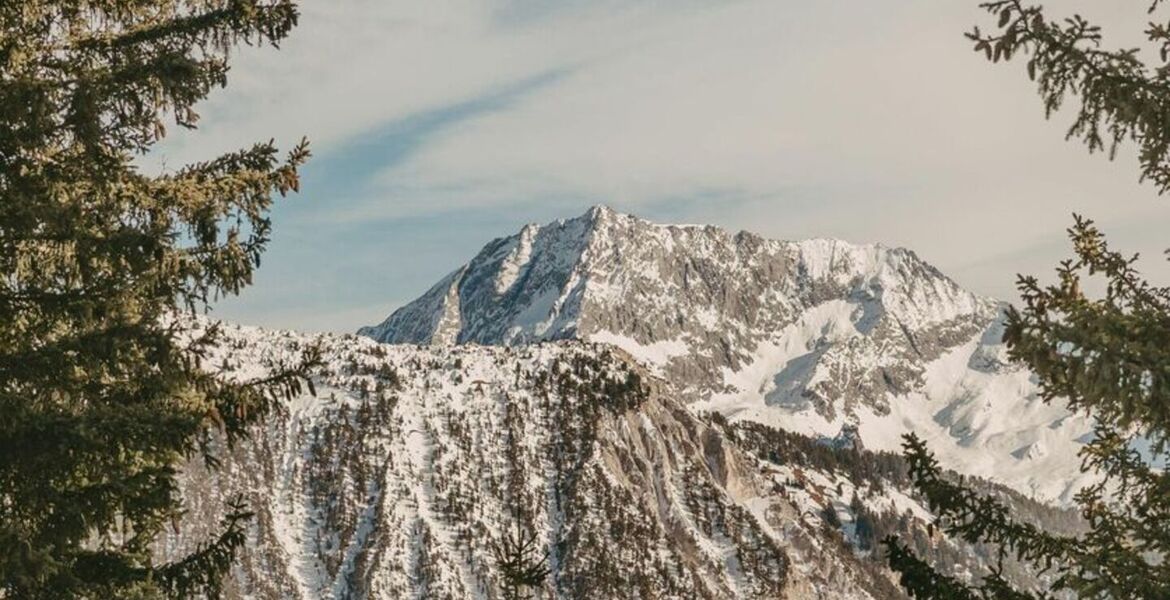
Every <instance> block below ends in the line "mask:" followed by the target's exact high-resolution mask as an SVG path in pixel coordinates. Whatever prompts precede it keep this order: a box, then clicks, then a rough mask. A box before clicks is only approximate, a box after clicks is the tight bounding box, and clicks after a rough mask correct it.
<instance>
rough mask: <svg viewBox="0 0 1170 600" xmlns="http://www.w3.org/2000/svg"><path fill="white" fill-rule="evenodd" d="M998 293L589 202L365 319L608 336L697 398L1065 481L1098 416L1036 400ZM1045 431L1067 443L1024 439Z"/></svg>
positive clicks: (537, 335)
mask: <svg viewBox="0 0 1170 600" xmlns="http://www.w3.org/2000/svg"><path fill="white" fill-rule="evenodd" d="M1002 309H1003V306H1002V304H1001V303H999V302H997V301H995V300H993V299H990V298H985V297H982V296H979V295H977V294H974V293H971V292H969V291H967V290H965V289H963V288H962V287H961V286H959V285H958V284H957V283H956V282H955V281H954V280H952V279H950V278H949V277H947V276H946V275H944V274H943V273H941V272H940V271H939V270H938V269H936V268H935V267H933V266H931V265H930V264H928V263H927V262H925V261H924V260H922V259H921V258H920V257H919V256H918V255H917V254H915V253H914V252H913V251H911V250H908V249H904V248H892V247H888V246H883V245H880V244H851V243H848V242H844V241H840V240H833V239H810V240H804V241H796V242H792V241H781V240H771V239H766V238H764V237H762V236H759V235H756V234H752V233H747V232H739V233H731V232H728V231H726V230H724V229H721V228H718V227H714V226H705V225H660V224H655V223H651V222H649V221H646V220H643V219H640V218H638V217H635V216H632V215H626V214H622V213H619V212H616V211H614V210H612V209H610V208H607V207H604V206H595V207H592V208H590V209H589V210H588V211H587V212H586V213H585V214H583V215H581V216H578V217H576V218H571V219H565V220H558V221H554V222H552V223H548V224H545V225H535V224H533V225H527V226H525V227H524V228H522V229H521V231H519V232H518V233H516V234H514V235H511V236H508V237H503V238H498V239H496V240H493V241H491V242H489V243H488V244H487V245H486V246H484V248H483V249H482V250H481V251H480V252H479V253H478V254H477V255H476V256H475V257H474V258H472V259H471V260H470V261H469V262H468V263H467V264H465V265H463V266H462V267H460V268H459V269H457V270H456V271H454V272H453V273H451V274H450V275H448V276H447V277H445V278H443V279H442V280H440V281H439V283H437V284H436V285H435V286H434V287H432V288H431V289H430V290H429V291H428V292H427V293H425V294H424V295H423V296H421V297H420V298H419V299H417V300H415V301H414V302H411V303H409V304H407V305H406V306H403V307H402V308H400V309H398V310H397V311H395V312H394V313H393V314H391V315H390V316H389V317H388V318H387V319H386V320H384V321H383V322H382V323H381V324H379V325H376V326H371V327H366V328H363V329H362V330H361V331H360V332H359V333H360V334H362V335H364V336H367V337H370V338H373V339H375V340H377V341H381V342H387V343H413V344H434V345H449V344H464V343H474V344H482V345H504V346H515V345H523V344H526V343H529V342H534V341H544V340H560V339H582V340H587V341H592V342H601V343H606V344H611V345H614V346H617V347H619V348H622V349H623V350H625V351H627V352H628V353H629V354H631V355H632V356H634V357H636V358H637V359H638V360H639V361H641V362H642V363H643V364H644V365H646V367H647V368H648V369H649V370H650V372H652V373H654V374H655V375H658V376H660V377H662V378H664V379H665V380H666V381H668V382H669V384H670V385H671V386H673V388H674V392H675V393H677V395H678V396H679V397H680V398H682V399H684V400H685V401H687V402H689V403H690V406H691V408H692V409H693V410H696V411H700V412H718V413H721V414H723V415H726V416H728V417H730V418H732V419H737V420H743V419H746V420H752V421H758V422H763V423H768V424H771V425H775V426H779V427H783V428H787V429H791V430H795V431H799V432H802V433H805V434H808V435H813V436H828V437H832V436H835V435H837V434H838V433H839V432H840V431H841V430H842V428H843V427H844V426H846V425H849V426H853V427H856V428H857V429H858V431H859V440H861V441H863V442H864V445H865V447H867V448H874V449H878V450H897V449H898V448H899V444H900V435H901V433H904V432H906V431H907V430H911V429H912V430H914V431H916V432H918V433H919V434H920V435H924V436H926V437H928V438H934V439H937V440H938V442H939V444H940V446H939V447H940V448H941V451H940V453H941V454H942V456H943V458H944V460H949V462H948V466H952V467H954V468H957V469H959V470H964V469H973V474H977V475H983V476H988V477H992V478H998V479H999V480H1001V481H1005V482H1008V483H1011V484H1013V485H1015V486H1016V487H1018V488H1019V489H1022V490H1024V491H1027V492H1030V493H1031V492H1035V493H1038V494H1040V495H1042V496H1045V497H1061V496H1066V495H1067V494H1068V493H1069V491H1070V489H1072V485H1073V483H1070V482H1074V480H1076V479H1077V477H1076V474H1077V472H1078V470H1077V468H1076V466H1077V465H1076V461H1075V453H1076V442H1074V441H1073V440H1075V439H1076V438H1078V437H1080V436H1081V435H1083V434H1084V433H1086V432H1087V431H1088V429H1089V427H1088V425H1087V423H1085V422H1084V421H1083V419H1077V418H1070V417H1069V415H1067V414H1066V413H1065V411H1064V410H1063V409H1061V408H1058V407H1052V406H1048V405H1046V404H1044V403H1042V402H1040V401H1039V400H1038V399H1037V398H1036V396H1035V390H1034V388H1033V386H1032V384H1031V381H1030V379H1029V374H1028V373H1027V372H1024V371H1021V370H1020V369H1018V368H1016V367H1014V366H1012V365H1010V364H1008V363H1007V362H1006V361H1005V360H1002V357H1003V356H1004V350H1003V346H1002V344H1001V343H1000V335H1001V332H1002V323H1001V322H1000V319H1001V312H1002ZM1008 415H1010V416H1008ZM1042 440H1043V443H1042V444H1040V446H1042V447H1045V448H1053V447H1058V446H1061V447H1063V450H1062V452H1051V453H1044V454H1043V455H1038V454H1037V453H1028V452H1021V451H1019V450H1020V448H1022V447H1031V446H1032V445H1034V444H1037V443H1038V442H1040V441H1042ZM1054 445H1055V446H1054ZM1062 445H1063V446H1062ZM988 453H991V454H993V455H994V458H992V459H988V456H987V454H988ZM1055 455H1062V458H1059V459H1058V458H1054V456H1055ZM1065 457H1074V458H1073V459H1071V460H1068V459H1067V458H1065ZM1040 464H1043V465H1044V467H1043V468H1042V469H1038V468H1037V467H1038V465H1040ZM1044 470H1047V471H1048V472H1047V473H1046V474H1039V475H1038V473H1042V472H1043V471H1044Z"/></svg>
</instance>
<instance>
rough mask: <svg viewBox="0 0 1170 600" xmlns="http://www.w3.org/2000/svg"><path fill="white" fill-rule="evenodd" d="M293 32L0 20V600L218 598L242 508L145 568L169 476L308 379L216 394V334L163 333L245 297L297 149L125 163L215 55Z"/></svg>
mask: <svg viewBox="0 0 1170 600" xmlns="http://www.w3.org/2000/svg"><path fill="white" fill-rule="evenodd" d="M296 21H297V10H296V7H295V5H294V4H293V3H292V2H290V1H288V0H19V1H6V2H0V597H5V598H156V597H190V596H192V595H207V596H215V595H217V594H218V592H219V591H220V589H221V584H220V580H221V578H222V576H223V574H224V573H225V572H226V570H227V569H228V568H229V567H230V565H231V562H232V560H233V556H234V554H235V551H236V549H237V548H238V547H239V546H240V545H241V544H242V543H243V541H244V529H243V527H244V523H245V519H246V518H247V517H248V513H247V510H246V507H244V506H243V505H241V504H239V503H232V504H231V505H229V506H227V507H225V516H224V518H223V523H222V528H221V530H220V533H219V535H218V537H215V538H212V539H208V540H205V541H204V542H203V543H202V545H200V546H199V547H198V549H197V551H195V552H194V553H192V554H190V555H189V556H186V557H183V558H181V559H178V560H175V561H174V562H168V563H159V562H156V561H155V559H154V558H153V555H152V543H153V542H154V540H155V539H156V538H157V536H158V535H159V534H160V532H162V531H163V530H164V528H169V527H173V526H174V525H173V524H174V523H176V522H177V520H178V517H179V516H180V514H181V506H182V502H181V497H180V494H179V491H178V489H177V487H176V479H175V478H176V473H177V469H178V468H180V466H181V465H182V464H183V463H184V462H185V461H186V460H187V459H188V458H191V457H198V456H199V454H201V453H202V454H203V456H204V458H205V459H206V460H207V462H209V463H214V461H215V457H214V455H213V454H212V453H211V449H210V446H209V439H210V437H211V432H214V431H219V432H222V435H223V436H224V437H225V438H226V439H227V440H235V439H238V438H239V437H240V436H241V435H244V434H245V433H246V429H247V427H248V425H249V424H251V423H253V422H255V421H256V420H257V418H258V417H260V416H261V415H263V414H264V413H265V412H266V411H267V410H268V409H270V408H271V407H272V406H273V405H274V404H275V402H276V400H277V399H278V398H279V397H280V396H281V395H282V394H292V393H297V392H299V391H300V388H301V386H302V385H303V384H304V382H305V381H306V380H305V379H303V377H302V376H303V375H304V373H305V369H306V368H308V366H309V365H310V364H312V362H313V360H314V359H313V357H312V356H311V355H309V356H306V358H305V361H304V363H303V364H291V365H283V366H282V365H275V366H274V367H275V368H274V373H273V375H272V376H271V377H268V378H265V379H263V380H259V381H252V382H242V383H237V384H229V383H226V382H225V381H224V380H223V379H221V378H217V377H215V376H214V374H213V373H211V372H209V371H208V370H206V369H208V368H210V367H211V365H206V364H202V360H201V359H202V358H203V357H204V356H205V355H206V352H207V350H208V349H209V347H210V346H211V345H212V344H214V342H215V338H216V334H217V331H218V329H217V328H216V327H215V326H213V325H212V326H205V325H199V326H198V327H195V326H193V325H191V324H192V323H193V322H195V321H194V320H193V319H191V318H189V317H184V316H183V315H182V313H192V312H201V311H204V310H205V309H206V308H207V306H208V303H209V302H212V301H214V300H215V299H216V298H218V297H220V296H222V295H225V294H235V293H237V292H239V291H240V290H241V289H242V288H243V287H245V286H246V285H248V284H249V283H250V282H251V276H252V271H253V269H254V268H255V267H256V266H258V265H259V260H260V255H261V252H262V251H263V249H264V247H265V244H266V242H267V241H268V239H269V234H270V223H269V219H268V217H267V213H268V210H269V207H270V205H271V203H272V202H273V199H274V196H275V195H278V194H279V195H281V196H283V195H285V194H287V193H289V192H293V191H296V190H297V188H298V183H297V181H298V180H297V168H298V166H299V165H301V164H302V162H303V161H305V159H306V158H307V157H308V149H307V145H306V144H305V143H304V142H302V143H301V144H299V145H297V146H295V147H294V148H293V149H292V150H291V152H289V153H288V155H287V157H284V158H282V157H280V156H279V153H278V150H277V148H276V147H275V146H274V144H273V143H271V142H269V143H260V144H257V145H255V146H252V147H250V148H247V149H244V150H240V151H238V152H233V153H230V154H226V155H223V156H219V157H216V158H212V159H210V160H207V161H206V162H200V163H198V164H192V165H188V166H185V167H182V168H179V169H177V170H173V171H165V172H162V173H158V174H147V173H145V172H144V171H143V169H140V168H139V167H138V166H137V163H136V160H138V158H139V157H141V156H142V155H144V154H145V153H147V152H148V151H149V150H150V149H151V148H152V146H154V145H155V144H156V142H158V141H159V140H160V139H161V138H162V137H163V135H164V134H165V132H166V125H167V124H168V123H173V124H175V125H176V126H178V127H180V128H193V127H195V125H196V122H197V120H198V115H197V114H196V113H195V111H194V105H195V104H196V103H197V102H198V101H199V100H201V99H203V98H204V97H206V96H207V95H208V94H209V93H210V92H211V91H212V90H214V89H216V88H219V87H222V86H223V85H225V83H226V81H227V73H228V62H227V58H228V53H229V50H230V49H231V48H232V47H233V46H236V45H239V44H249V45H261V44H272V45H276V44H277V43H278V42H279V41H280V40H281V39H283V38H284V37H285V36H286V35H287V34H288V33H289V31H290V30H291V29H292V27H293V26H294V25H295V23H296ZM203 323H204V324H205V323H206V321H204V322H203Z"/></svg>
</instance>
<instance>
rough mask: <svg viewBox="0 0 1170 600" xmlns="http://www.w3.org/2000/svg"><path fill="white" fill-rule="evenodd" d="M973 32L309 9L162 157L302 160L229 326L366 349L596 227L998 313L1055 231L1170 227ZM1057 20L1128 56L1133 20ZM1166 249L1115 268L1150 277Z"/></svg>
mask: <svg viewBox="0 0 1170 600" xmlns="http://www.w3.org/2000/svg"><path fill="white" fill-rule="evenodd" d="M976 4H977V3H976V2H975V1H974V0H972V1H971V2H937V1H927V0H894V1H890V2H881V3H874V2H866V1H863V0H850V1H846V2H834V3H777V2H770V1H763V0H742V1H740V2H731V3H723V2H720V3H707V2H698V1H695V2H685V3H661V4H659V3H625V2H603V3H592V2H590V3H585V2H565V3H541V2H530V1H520V2H510V3H504V4H488V3H479V2H470V1H467V2H450V3H448V2H444V3H431V2H428V3H415V2H405V1H403V2H384V1H382V0H337V1H324V0H316V1H312V0H310V1H308V2H306V3H305V5H304V9H305V14H304V17H303V24H302V27H301V28H300V29H298V31H297V32H295V34H294V36H293V37H292V38H291V39H290V40H289V41H288V43H287V44H286V46H285V48H284V49H282V50H281V51H279V52H272V51H268V50H248V51H246V52H243V53H242V54H241V55H240V56H239V57H238V58H239V61H238V63H237V65H236V68H235V69H234V70H233V73H232V81H231V84H230V87H229V89H228V90H227V91H225V92H224V93H222V94H219V95H217V96H216V97H215V99H214V100H213V101H211V102H209V103H208V104H207V105H206V106H205V107H203V108H204V110H203V113H204V116H205V122H204V128H202V129H201V130H200V131H199V132H197V133H195V134H184V135H181V136H178V137H176V138H175V139H173V140H171V141H170V142H168V144H167V145H166V146H165V147H164V148H163V149H162V152H161V153H160V155H159V156H160V157H162V156H165V157H166V159H167V161H168V162H171V163H179V162H182V161H185V160H191V159H193V158H201V157H205V156H207V155H210V154H214V153H216V152H220V151H223V150H227V149H230V148H234V147H238V146H241V145H244V144H247V143H250V142H252V141H255V140H258V139H267V138H269V137H273V136H275V137H277V139H278V140H283V141H286V142H288V143H291V142H292V141H295V140H296V139H298V138H299V137H300V136H301V135H308V136H309V137H310V138H311V139H312V141H313V144H314V151H315V160H314V161H313V162H312V163H311V164H310V165H309V166H308V167H307V168H306V170H305V187H304V189H305V193H304V194H303V195H304V196H305V198H297V199H293V200H291V201H289V202H287V203H285V204H284V205H282V206H281V207H280V208H278V210H277V212H276V213H275V217H274V218H275V219H276V230H277V237H276V240H275V241H274V242H273V245H272V247H271V251H270V253H269V255H268V256H267V257H266V262H265V266H264V268H263V269H262V270H261V273H260V275H259V277H258V280H257V286H256V287H255V288H254V289H253V290H250V291H249V292H247V294H248V295H247V296H245V298H243V299H241V300H237V301H233V302H229V303H227V304H226V305H225V306H224V309H225V310H224V312H225V314H226V315H228V316H230V317H233V318H239V319H242V320H254V321H262V322H264V323H265V324H278V325H298V326H301V327H306V328H341V329H350V328H352V327H354V326H356V325H358V324H361V323H364V322H367V321H375V320H377V319H379V318H381V317H382V316H383V315H381V314H370V315H369V317H368V318H364V319H363V318H358V317H355V315H357V314H359V313H361V311H362V310H365V309H366V308H363V307H371V306H384V305H385V304H386V303H393V302H394V301H399V300H404V299H407V298H410V297H412V296H413V295H415V294H416V293H418V292H421V291H422V290H423V289H424V288H425V287H426V286H427V284H428V283H429V282H430V281H432V280H434V279H437V278H438V276H440V275H441V274H442V273H444V272H446V271H449V270H450V269H451V268H454V267H455V266H457V265H458V264H459V263H460V262H461V261H462V260H464V259H466V258H467V257H468V255H469V254H470V253H471V252H473V251H474V250H475V249H476V248H478V247H479V246H480V245H481V244H482V243H483V242H485V241H487V240H488V239H490V238H492V237H495V236H497V235H503V234H506V233H510V232H511V231H513V230H514V229H516V228H517V227H518V226H519V225H520V224H521V223H524V222H529V221H542V220H546V219H549V218H553V217H557V216H569V215H572V214H575V213H577V212H580V211H581V210H583V209H584V207H585V206H587V205H589V204H593V203H597V202H607V203H610V204H613V205H615V206H616V207H618V208H620V209H625V210H628V211H631V212H635V213H641V214H644V215H645V216H648V217H651V218H657V219H662V220H672V221H675V220H678V221H691V222H714V223H717V224H720V225H724V226H727V227H730V228H733V229H750V230H754V231H757V232H759V233H762V234H765V235H770V236H774V237H783V238H800V237H813V236H833V237H840V238H845V239H853V240H857V241H882V242H885V243H889V244H898V245H905V246H909V247H912V248H914V249H916V250H917V251H918V252H919V253H920V254H921V255H923V256H924V257H925V258H927V259H928V260H930V261H932V262H934V263H936V264H937V265H938V266H939V267H940V268H941V269H942V270H944V271H946V272H950V273H952V274H953V275H955V276H956V277H957V278H958V279H959V280H960V281H961V282H962V283H964V284H966V285H968V286H970V287H972V288H974V289H976V290H978V291H981V292H984V293H989V294H993V295H999V296H1010V295H1011V294H1012V293H1013V287H1012V281H1013V279H1014V273H1015V272H1017V271H1022V270H1028V269H1032V268H1034V267H1035V266H1036V265H1040V264H1050V263H1051V262H1053V261H1055V260H1056V259H1057V258H1058V257H1059V256H1061V255H1062V254H1063V253H1064V250H1063V247H1062V246H1061V245H1060V244H1058V243H1052V240H1054V239H1059V236H1060V234H1061V232H1062V231H1063V229H1064V228H1065V227H1066V226H1067V224H1068V218H1067V215H1068V214H1069V213H1070V212H1072V211H1074V210H1075V211H1079V212H1082V213H1085V214H1088V215H1090V216H1094V217H1096V218H1098V219H1100V220H1101V221H1102V222H1103V223H1104V224H1106V225H1107V226H1108V225H1111V224H1112V225H1116V226H1117V227H1119V228H1121V229H1122V230H1123V231H1129V230H1128V229H1125V227H1126V226H1127V225H1126V224H1127V223H1165V222H1166V217H1167V216H1170V212H1168V211H1170V205H1167V204H1166V203H1165V202H1159V201H1157V200H1155V199H1154V198H1153V195H1152V193H1151V192H1150V191H1149V190H1148V189H1146V188H1143V187H1141V186H1139V185H1138V184H1137V182H1136V171H1135V170H1134V168H1133V164H1132V159H1130V158H1126V157H1123V158H1122V159H1121V160H1119V161H1118V162H1117V163H1109V162H1107V161H1105V160H1103V159H1102V158H1101V157H1090V156H1087V155H1086V154H1085V152H1084V151H1083V149H1082V148H1081V147H1079V146H1078V145H1076V144H1072V143H1066V142H1064V141H1063V129H1062V123H1064V121H1062V120H1060V119H1059V118H1058V119H1057V121H1056V122H1045V121H1044V120H1043V115H1042V111H1041V108H1040V105H1039V102H1038V100H1037V99H1036V97H1035V95H1034V91H1033V89H1032V87H1031V84H1030V83H1029V82H1028V81H1027V78H1026V77H1024V75H1023V73H1022V68H1017V67H1019V65H1009V66H1003V65H997V66H992V65H989V64H987V63H986V62H985V61H984V60H983V59H981V58H980V57H978V56H977V55H975V54H974V53H973V52H971V50H970V48H969V46H968V44H967V43H966V41H965V40H964V39H963V38H962V32H963V31H965V30H966V29H968V28H969V27H970V26H971V25H972V24H973V23H975V22H976V21H978V20H980V19H982V18H983V17H982V14H981V13H980V11H979V10H978V8H977V6H976ZM1049 4H1051V9H1052V10H1054V11H1062V10H1063V11H1069V12H1072V11H1078V12H1082V13H1086V14H1088V15H1089V16H1092V17H1095V18H1098V19H1100V20H1101V21H1102V22H1103V23H1104V24H1105V25H1106V26H1108V27H1110V28H1112V29H1114V30H1116V29H1117V28H1119V27H1120V26H1122V25H1125V26H1127V27H1129V28H1130V30H1131V31H1130V32H1129V34H1128V37H1125V38H1123V39H1126V40H1132V39H1134V38H1135V37H1139V38H1140V27H1141V24H1142V23H1143V22H1144V18H1145V17H1144V14H1143V10H1142V7H1141V6H1139V5H1138V4H1136V3H1100V2H1092V1H1090V0H1064V1H1062V2H1052V3H1049ZM1134 31H1137V32H1138V33H1139V35H1137V36H1135V35H1134ZM1107 32H1108V31H1107ZM1158 237H1159V236H1157V235H1153V234H1148V235H1147V234H1144V233H1143V234H1141V235H1136V234H1134V235H1131V236H1130V237H1129V240H1132V241H1133V244H1134V246H1135V247H1134V248H1133V249H1134V250H1142V251H1143V252H1145V253H1146V254H1154V253H1155V251H1156V250H1157V246H1156V244H1160V243H1163V242H1168V241H1170V240H1160V239H1158ZM330 314H332V315H333V316H329V315H330Z"/></svg>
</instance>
